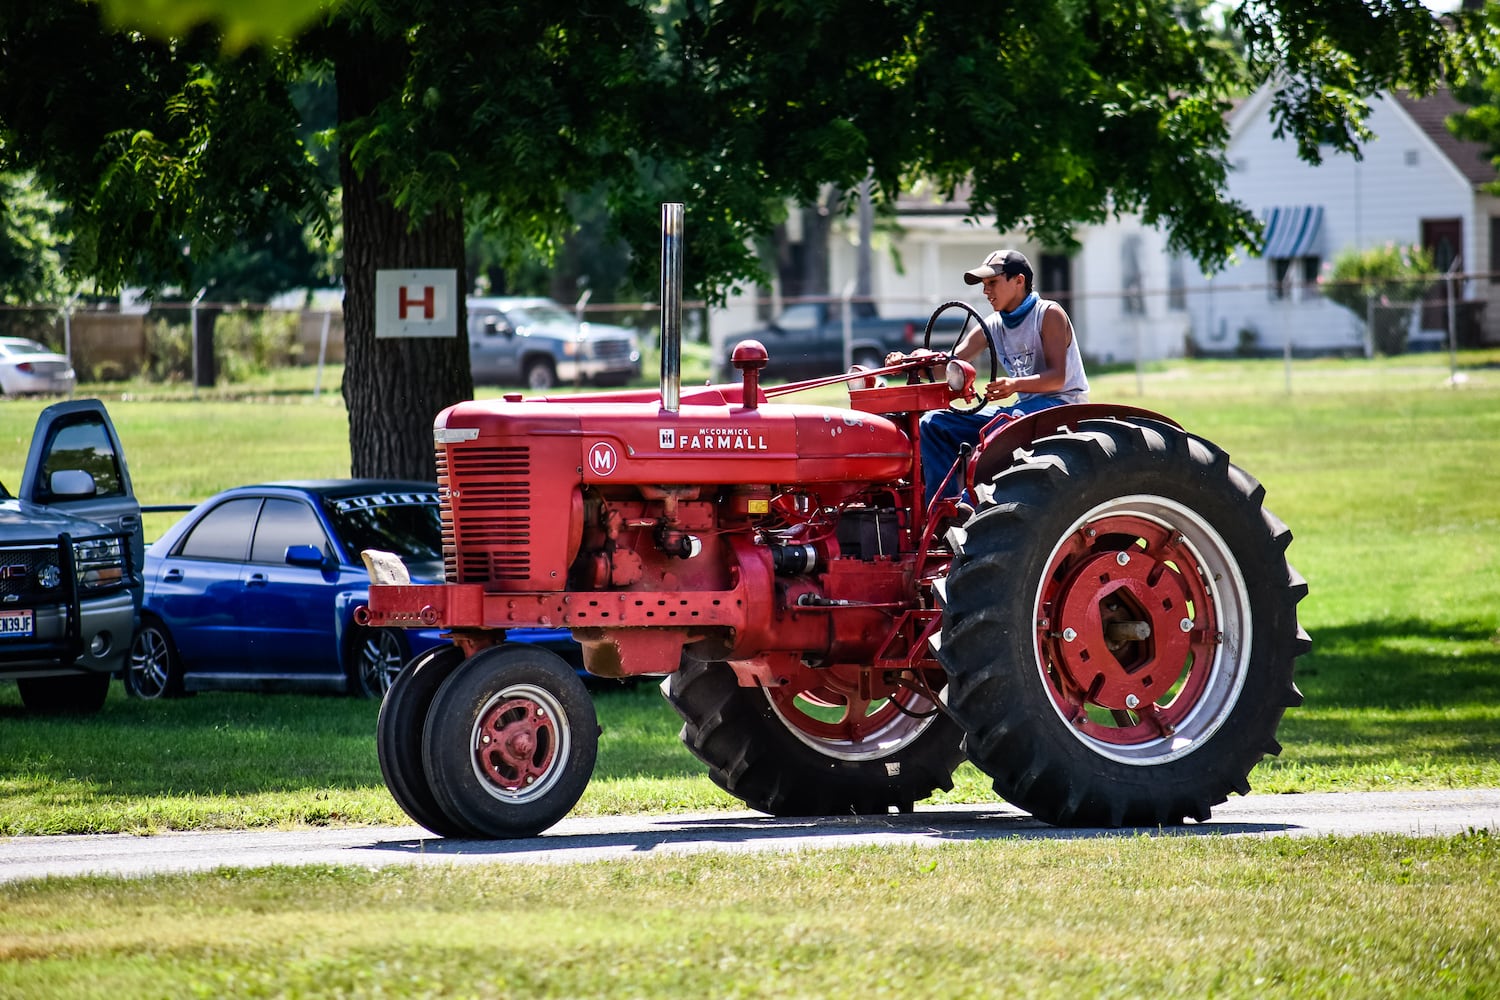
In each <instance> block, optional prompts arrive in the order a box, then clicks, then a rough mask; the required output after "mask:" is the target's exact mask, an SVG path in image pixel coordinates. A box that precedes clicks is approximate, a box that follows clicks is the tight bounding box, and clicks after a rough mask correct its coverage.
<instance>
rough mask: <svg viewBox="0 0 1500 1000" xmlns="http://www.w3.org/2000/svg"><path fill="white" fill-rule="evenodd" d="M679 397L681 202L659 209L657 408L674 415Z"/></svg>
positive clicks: (680, 361)
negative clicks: (659, 402)
mask: <svg viewBox="0 0 1500 1000" xmlns="http://www.w3.org/2000/svg"><path fill="white" fill-rule="evenodd" d="M681 395H682V203H681V202H671V201H669V202H665V203H663V204H662V206H661V406H662V409H664V410H666V411H667V412H669V413H676V412H677V410H678V407H679V400H680V398H681Z"/></svg>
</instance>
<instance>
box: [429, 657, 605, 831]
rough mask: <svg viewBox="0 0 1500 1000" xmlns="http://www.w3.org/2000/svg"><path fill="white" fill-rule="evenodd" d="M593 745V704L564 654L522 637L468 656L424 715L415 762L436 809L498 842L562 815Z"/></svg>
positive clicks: (588, 771) (583, 783)
mask: <svg viewBox="0 0 1500 1000" xmlns="http://www.w3.org/2000/svg"><path fill="white" fill-rule="evenodd" d="M598 752H599V722H598V719H597V717H596V716H595V714H594V702H593V699H592V698H590V697H589V693H588V689H587V688H585V687H584V686H583V681H581V680H579V678H578V674H577V673H576V672H575V671H574V670H573V668H572V667H570V666H569V665H568V664H567V662H566V661H565V660H563V659H562V657H560V656H558V655H557V654H555V653H552V652H549V651H548V650H545V649H540V648H538V647H536V646H528V645H524V644H520V643H516V644H513V645H511V644H508V645H502V646H495V647H492V648H490V649H486V650H483V651H481V652H479V653H476V654H475V655H473V656H471V657H469V658H468V659H467V660H465V661H464V662H463V663H461V664H459V665H458V667H457V668H456V669H455V670H454V671H453V674H452V675H451V676H450V677H449V678H448V679H447V680H445V681H444V682H443V685H442V687H440V688H439V689H438V692H437V696H436V697H435V698H434V699H433V702H432V707H431V709H429V710H428V712H427V724H426V726H425V727H424V729H423V734H422V763H423V767H424V769H425V772H426V775H427V784H428V786H429V787H430V788H431V789H432V793H433V795H434V797H435V798H436V799H437V804H438V806H439V807H440V808H441V810H442V812H443V814H444V815H445V816H448V817H449V818H450V819H453V820H454V821H456V822H459V823H462V824H464V825H466V826H469V827H472V828H473V829H475V830H476V831H478V833H479V834H480V835H481V836H484V837H491V838H495V839H504V838H509V837H534V836H536V835H537V834H539V833H541V832H542V831H543V830H545V829H547V828H548V827H549V826H551V825H552V824H554V823H556V822H557V821H558V820H560V819H562V818H563V817H564V816H566V815H567V814H568V812H569V810H571V809H572V808H573V806H574V805H576V804H577V802H578V799H579V798H580V797H581V796H582V795H583V791H584V789H585V788H586V787H588V782H589V778H590V777H591V776H592V775H593V772H594V761H595V759H596V758H597V756H598Z"/></svg>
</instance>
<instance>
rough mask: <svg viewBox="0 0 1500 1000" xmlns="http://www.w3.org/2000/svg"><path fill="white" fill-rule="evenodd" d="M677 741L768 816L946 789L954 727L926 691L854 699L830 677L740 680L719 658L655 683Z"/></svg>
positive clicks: (864, 808) (955, 751) (839, 810)
mask: <svg viewBox="0 0 1500 1000" xmlns="http://www.w3.org/2000/svg"><path fill="white" fill-rule="evenodd" d="M662 694H663V695H664V696H665V697H666V699H667V701H669V702H671V704H672V707H673V708H675V709H677V712H678V714H679V715H681V716H682V718H683V720H684V722H685V725H684V726H683V727H682V742H683V745H684V746H686V747H687V748H688V750H690V751H691V752H692V754H693V756H695V757H697V758H698V759H699V760H701V761H703V763H705V764H707V765H708V773H709V777H710V778H711V779H712V780H713V782H714V784H716V785H718V786H719V787H720V788H722V789H724V791H726V792H728V793H729V794H730V795H733V796H735V797H736V798H739V799H741V800H743V801H744V802H745V804H746V805H748V806H750V807H751V808H752V809H758V810H760V811H761V812H765V813H770V814H772V815H773V816H831V815H848V814H867V813H884V812H889V811H890V810H891V809H897V810H900V811H902V812H909V811H910V810H911V808H912V806H913V804H914V803H916V802H918V801H920V800H922V799H925V798H927V797H928V796H929V795H931V794H932V793H933V792H934V791H937V790H939V789H942V790H944V791H946V790H948V789H950V788H952V787H953V771H954V769H955V768H957V767H958V765H959V764H961V763H963V759H964V755H963V749H962V746H961V744H962V740H963V733H962V732H961V731H960V730H959V729H958V727H957V726H955V725H954V724H953V722H952V721H950V720H949V719H948V718H947V716H945V715H943V714H942V713H941V712H939V711H938V710H937V708H936V706H935V705H933V704H932V703H931V702H930V701H929V700H927V699H926V698H923V697H921V696H920V695H917V694H915V693H914V692H909V691H902V692H900V693H899V694H898V695H897V696H896V698H894V699H881V700H879V701H870V700H868V699H864V700H862V699H861V698H860V697H859V696H858V685H857V683H849V684H845V683H842V682H841V680H840V678H839V677H837V676H835V675H832V674H831V675H830V676H829V678H828V684H827V686H825V687H823V688H819V689H817V690H813V691H800V692H794V691H788V690H786V689H775V690H772V689H769V688H760V687H741V686H740V685H739V683H738V681H737V680H736V678H735V674H734V671H733V670H732V669H731V668H730V667H729V665H728V664H726V663H701V662H692V663H685V664H684V665H683V666H682V668H681V669H680V670H678V671H677V672H676V673H673V674H670V675H668V677H667V679H666V680H665V681H663V682H662Z"/></svg>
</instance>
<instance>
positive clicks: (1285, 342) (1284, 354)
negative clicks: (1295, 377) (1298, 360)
mask: <svg viewBox="0 0 1500 1000" xmlns="http://www.w3.org/2000/svg"><path fill="white" fill-rule="evenodd" d="M1295 263H1296V262H1295V261H1294V262H1293V264H1294V265H1295ZM1286 274H1287V282H1288V283H1289V284H1290V286H1291V288H1290V293H1289V295H1288V298H1290V299H1291V300H1292V302H1293V303H1297V304H1300V303H1301V301H1302V290H1301V288H1300V286H1299V285H1298V282H1297V268H1296V267H1295V266H1292V267H1288V268H1287V271H1286ZM1292 315H1294V316H1295V315H1296V313H1295V312H1293V313H1292ZM1282 329H1283V330H1284V331H1285V332H1286V335H1285V337H1283V339H1282V348H1281V366H1282V368H1283V370H1284V374H1285V378H1286V394H1287V395H1288V396H1290V395H1291V394H1292V324H1291V322H1290V320H1288V321H1287V322H1285V324H1284V325H1283V326H1282Z"/></svg>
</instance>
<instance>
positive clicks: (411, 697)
mask: <svg viewBox="0 0 1500 1000" xmlns="http://www.w3.org/2000/svg"><path fill="white" fill-rule="evenodd" d="M463 662H464V654H463V650H461V649H459V648H458V647H457V646H437V647H435V648H433V649H429V650H428V651H427V652H425V653H423V654H422V655H421V656H419V657H417V658H416V659H414V660H412V661H411V662H410V663H408V664H407V665H406V667H405V668H403V669H402V671H401V672H400V673H399V674H397V675H396V679H395V680H394V681H393V682H392V683H391V686H390V690H388V691H386V693H385V699H384V700H383V701H382V702H381V703H380V716H379V718H378V719H376V721H375V753H376V756H377V757H378V758H379V760H380V774H381V776H382V777H383V778H385V787H386V789H387V790H389V791H390V793H391V798H393V799H395V800H396V805H398V806H400V807H401V809H402V811H403V812H405V813H406V815H408V816H410V817H411V818H412V819H414V820H416V821H417V822H418V823H420V824H421V825H422V826H425V827H426V828H427V829H429V830H431V831H432V832H433V833H435V834H437V835H438V836H439V837H477V836H479V831H478V830H477V829H475V828H474V827H473V826H470V825H469V824H467V823H464V822H462V821H460V820H457V819H455V818H453V817H452V816H449V815H448V814H447V813H445V812H444V811H443V807H442V806H440V805H439V804H438V801H437V797H436V796H434V795H433V794H432V788H431V787H430V786H429V785H428V783H427V772H426V770H425V769H424V768H423V766H422V731H423V728H424V726H425V725H426V723H427V713H428V710H429V709H431V708H432V699H433V698H435V697H436V696H437V692H438V688H440V687H442V686H443V682H444V681H446V680H447V679H448V678H449V677H450V676H451V675H452V674H453V671H454V670H455V669H457V668H458V665H459V664H460V663H463Z"/></svg>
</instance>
